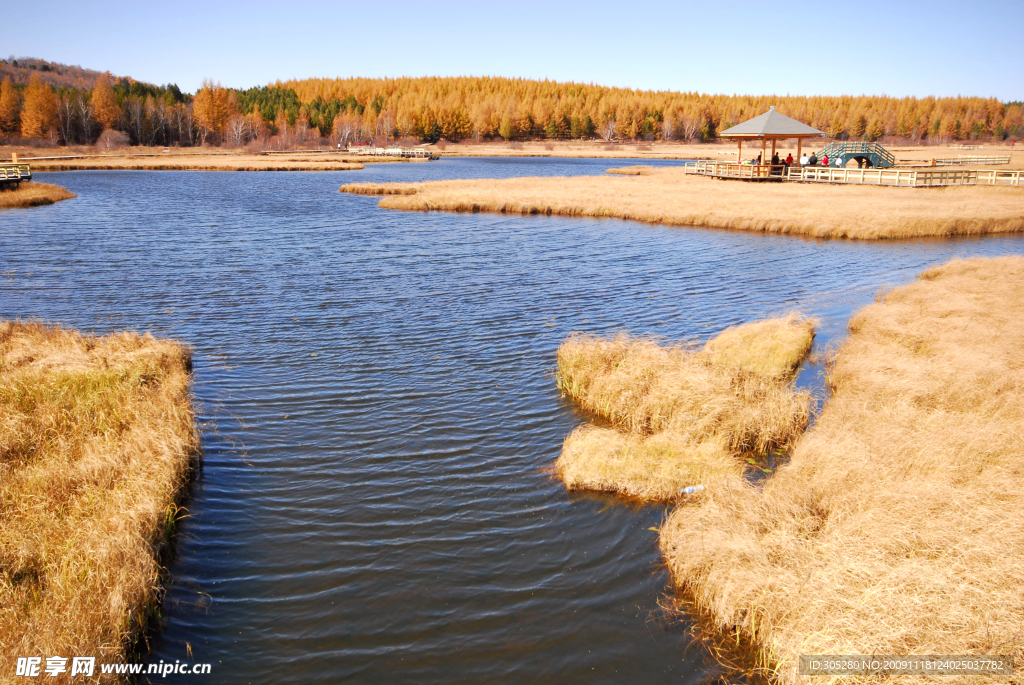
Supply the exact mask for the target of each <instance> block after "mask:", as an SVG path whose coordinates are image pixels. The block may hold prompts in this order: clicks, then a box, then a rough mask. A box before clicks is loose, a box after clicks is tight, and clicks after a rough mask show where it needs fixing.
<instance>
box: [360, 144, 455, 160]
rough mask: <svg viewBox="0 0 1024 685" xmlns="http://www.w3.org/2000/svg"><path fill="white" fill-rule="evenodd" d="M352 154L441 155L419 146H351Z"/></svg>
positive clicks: (410, 156) (422, 157)
mask: <svg viewBox="0 0 1024 685" xmlns="http://www.w3.org/2000/svg"><path fill="white" fill-rule="evenodd" d="M348 152H349V153H350V154H353V153H354V154H356V155H358V156H370V157H402V158H404V159H440V156H439V155H435V154H431V152H430V151H429V150H424V149H423V148H419V147H398V146H394V147H356V148H353V147H349V148H348Z"/></svg>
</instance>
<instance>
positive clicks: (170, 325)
mask: <svg viewBox="0 0 1024 685" xmlns="http://www.w3.org/2000/svg"><path fill="white" fill-rule="evenodd" d="M634 163H636V162H635V161H631V160H578V159H577V160H574V159H568V160H566V159H529V158H520V159H457V158H451V159H442V160H440V161H438V162H431V163H411V164H381V165H372V166H371V165H368V166H367V168H366V169H365V170H363V171H354V172H325V173H319V172H317V173H313V172H295V173H284V172H275V173H244V172H243V173H235V172H137V171H136V172H133V171H124V172H100V171H97V172H73V173H54V174H38V178H39V180H43V181H46V182H51V183H58V184H60V185H64V186H66V187H68V188H69V189H71V190H73V191H74V192H76V193H78V198H77V199H74V200H70V201H66V202H62V203H59V204H57V205H54V206H51V207H43V208H37V209H32V210H11V211H5V212H4V213H2V214H0V318H16V317H20V318H42V319H45V320H49V321H53V322H59V323H61V324H66V325H69V326H73V327H77V328H80V329H83V330H87V331H92V332H98V333H99V332H107V331H114V330H120V329H125V328H129V329H136V330H139V331H152V332H153V333H154V334H156V335H160V336H170V337H174V338H177V339H179V340H182V341H184V342H186V343H188V344H190V345H191V346H192V347H193V348H194V362H195V386H194V391H195V397H196V401H197V406H198V409H199V414H200V419H201V423H202V450H203V466H202V470H201V472H200V473H199V474H198V477H197V480H196V483H195V486H194V488H193V491H192V496H191V499H190V500H189V501H188V502H187V503H186V506H187V507H188V510H189V514H190V516H189V518H186V519H184V520H183V521H182V522H181V525H180V528H179V530H180V535H179V536H178V539H177V543H176V556H175V557H174V558H173V560H172V562H171V565H170V573H171V578H172V580H171V583H170V585H169V588H168V593H167V598H166V604H165V607H164V612H165V615H166V625H165V626H164V629H163V631H162V633H161V634H160V635H159V636H158V637H157V639H156V640H155V642H154V643H153V644H152V651H151V653H150V655H149V658H150V659H151V660H153V661H159V660H164V661H172V662H173V661H175V660H183V661H184V660H186V659H188V658H189V657H188V656H187V655H188V653H189V650H191V654H192V658H193V659H194V660H195V661H196V662H210V663H212V664H213V667H212V674H211V676H206V677H197V680H202V682H217V683H249V682H275V683H308V682H341V681H344V682H352V683H378V682H415V683H448V682H458V683H478V682H502V683H529V684H530V685H537V684H539V683H621V682H645V683H663V682H664V683H667V682H682V683H697V682H698V681H699V680H700V679H701V678H703V677H705V676H707V675H709V674H712V673H714V672H715V667H714V664H713V663H711V662H709V661H708V657H707V654H706V653H705V652H704V650H703V649H702V648H700V647H699V646H690V642H691V640H690V638H689V636H688V633H687V628H688V624H687V621H686V620H678V618H677V617H672V616H669V615H667V614H666V613H665V612H663V611H661V610H660V608H659V607H660V605H661V604H664V603H665V602H666V600H667V599H669V598H671V596H672V589H671V586H670V584H669V577H668V574H667V572H666V570H665V568H664V566H663V565H662V562H661V558H660V554H659V551H658V547H657V532H656V531H653V530H650V528H652V527H657V526H658V525H659V523H660V521H661V520H662V518H663V516H664V515H665V510H664V508H662V507H654V506H652V507H637V506H634V505H628V504H624V503H622V502H620V501H619V500H617V499H616V498H614V497H611V496H604V495H586V494H580V493H572V494H570V493H567V492H566V491H565V489H564V487H563V486H562V485H561V484H560V483H559V482H558V481H557V480H556V479H555V478H554V477H553V476H552V473H551V470H550V469H551V466H552V464H553V463H554V461H555V459H556V458H557V456H558V454H559V452H560V449H561V445H562V441H563V440H564V438H565V437H566V436H567V435H568V434H569V433H570V432H571V431H572V429H573V428H574V427H575V426H577V425H578V424H580V423H581V422H582V421H583V420H584V418H583V417H582V416H581V415H580V414H579V413H578V412H577V411H576V410H575V409H574V407H573V406H572V405H571V404H569V403H567V402H566V401H564V400H563V399H561V398H560V397H559V393H558V391H557V389H556V387H555V382H554V369H555V350H556V348H557V347H558V344H559V343H560V342H561V341H562V340H563V339H564V338H565V337H566V336H567V335H568V334H569V333H570V332H572V331H591V332H595V333H614V332H616V331H620V330H628V331H630V332H632V333H635V334H644V335H656V336H663V337H664V338H666V339H669V340H679V339H698V340H703V339H706V338H707V337H709V336H711V335H713V334H715V333H717V332H718V331H719V330H721V329H722V328H724V327H726V326H729V325H732V324H738V323H743V322H746V321H751V320H753V319H757V318H761V317H764V316H768V315H772V314H779V313H784V312H788V311H791V310H797V311H800V312H803V313H805V314H808V315H813V316H817V317H819V318H820V320H821V326H820V328H819V334H818V338H817V343H816V344H818V345H819V346H821V345H827V344H833V343H835V342H837V341H838V340H839V339H841V336H842V335H843V333H844V331H845V327H846V322H847V320H848V318H849V316H850V313H851V312H852V311H855V310H856V309H857V308H859V307H861V306H863V305H864V304H867V303H869V302H871V301H872V300H873V299H874V297H875V294H876V293H877V292H878V290H879V289H880V288H886V287H891V286H893V285H898V284H902V283H906V282H909V281H910V280H912V279H913V277H914V276H915V274H916V273H918V272H920V271H921V270H923V269H924V268H926V267H928V266H930V265H934V264H939V263H942V262H945V261H947V260H949V259H951V258H953V257H969V256H976V255H983V256H992V255H1001V254H1009V253H1014V254H1024V237H1020V236H1010V237H1007V236H1003V237H988V238H984V239H957V240H922V241H915V242H892V243H882V242H879V243H856V242H839V241H834V242H822V241H815V240H808V239H801V238H794V237H784V236H763V235H756V234H749V233H740V232H729V231H714V230H706V229H701V230H695V229H686V228H669V227H662V226H649V225H645V224H639V223H633V222H628V221H620V220H614V219H577V218H558V217H544V216H534V217H520V216H502V215H490V214H442V213H403V212H394V211H387V210H381V209H379V208H378V207H377V199H376V198H372V197H363V196H355V195H348V194H342V193H339V192H337V189H338V186H339V185H341V184H342V183H347V182H352V181H418V180H425V179H442V178H469V177H509V176H522V175H541V176H557V175H574V174H593V173H602V172H603V170H604V169H606V168H608V167H610V166H625V165H629V164H634ZM665 163H666V164H678V163H681V162H665ZM552 182H553V183H555V182H557V181H552ZM892 192H903V191H899V190H894V191H892ZM906 192H914V191H906ZM923 192H929V191H923ZM800 382H801V384H804V385H807V386H809V387H815V388H818V389H820V387H821V383H820V379H819V378H817V375H816V373H815V370H814V369H813V368H812V369H809V370H808V371H807V372H805V373H803V374H802V376H801V381H800ZM171 680H173V679H167V680H161V679H157V680H156V681H155V682H171ZM179 682H180V681H179Z"/></svg>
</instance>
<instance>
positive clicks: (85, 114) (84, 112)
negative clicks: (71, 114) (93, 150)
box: [75, 95, 96, 144]
mask: <svg viewBox="0 0 1024 685" xmlns="http://www.w3.org/2000/svg"><path fill="white" fill-rule="evenodd" d="M75 110H76V113H77V115H78V125H79V127H80V128H81V130H82V142H83V143H86V144H88V143H90V142H92V132H93V131H94V130H95V128H96V119H95V118H94V117H93V109H92V103H90V102H89V100H88V99H86V97H85V96H84V95H79V96H78V97H77V98H75Z"/></svg>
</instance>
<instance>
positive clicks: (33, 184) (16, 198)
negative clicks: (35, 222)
mask: <svg viewBox="0 0 1024 685" xmlns="http://www.w3.org/2000/svg"><path fill="white" fill-rule="evenodd" d="M73 197H78V196H77V195H75V194H74V193H72V192H71V191H70V190H68V189H67V188H62V187H61V186H55V185H53V184H51V183H39V182H38V181H30V182H28V183H21V184H20V185H19V186H18V188H17V190H0V209H17V208H19V207H39V206H42V205H52V204H53V203H54V202H60V201H61V200H69V199H71V198H73Z"/></svg>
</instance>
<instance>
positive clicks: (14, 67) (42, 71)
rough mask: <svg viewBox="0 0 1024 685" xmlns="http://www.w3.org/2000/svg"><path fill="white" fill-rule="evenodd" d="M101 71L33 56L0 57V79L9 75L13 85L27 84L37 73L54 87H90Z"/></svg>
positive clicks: (44, 81) (94, 83)
mask: <svg viewBox="0 0 1024 685" xmlns="http://www.w3.org/2000/svg"><path fill="white" fill-rule="evenodd" d="M102 73H103V72H101V71H95V70H93V69H83V68H82V67H79V66H71V65H68V64H61V63H59V62H47V61H46V60H45V59H36V58H35V57H8V58H7V59H0V81H2V80H3V79H5V78H7V77H10V79H11V82H12V83H14V84H15V85H24V84H27V83H28V80H29V78H31V77H32V74H38V75H39V77H40V78H41V79H42V81H43V83H46V84H48V85H51V86H53V87H54V88H88V89H91V88H92V87H93V86H94V85H96V79H97V78H98V77H99V75H100V74H102ZM115 78H116V77H115Z"/></svg>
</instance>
